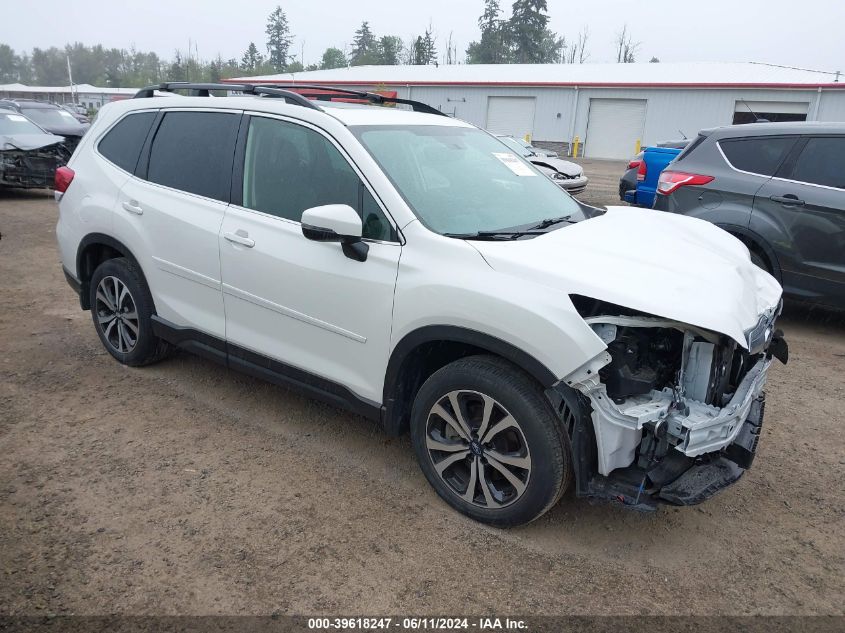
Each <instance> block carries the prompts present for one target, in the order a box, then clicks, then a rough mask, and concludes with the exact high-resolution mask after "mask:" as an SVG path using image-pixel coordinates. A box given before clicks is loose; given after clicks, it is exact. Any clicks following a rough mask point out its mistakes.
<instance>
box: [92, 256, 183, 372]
mask: <svg viewBox="0 0 845 633" xmlns="http://www.w3.org/2000/svg"><path fill="white" fill-rule="evenodd" d="M89 293H90V302H91V303H90V305H91V317H92V319H93V321H94V329H95V330H96V331H97V336H99V337H100V342H101V343H102V344H103V347H105V348H106V350H107V351H108V352H109V354H111V355H112V356H113V357H114V358H115V359H116V360H117V361H118V362H120V363H123V364H124V365H130V366H132V367H140V366H141V365H149V364H150V363H155V362H157V361H159V360H161V359H162V358H164V357H166V356H167V355H168V354H169V353H170V351H171V347H170V345H168V344H167V343H166V342H165V341H163V340H161V339H160V338H158V337H157V336H156V335H155V334H154V333H153V325H152V320H151V318H150V317H152V315H153V314H155V308H154V306H153V299H152V296H151V295H150V290H149V288H148V287H147V283H146V281H144V276H143V274H142V273H141V271H139V270H138V269H137V268H136V267H135V266H134V265H133V264H132V263H131V262H130V261H129V260H128V259H126V258H124V257H119V258H116V259H109V260H106V261H104V262H103V263H102V264H100V265H99V266H98V267H97V269H96V270H95V271H94V274H93V276H92V277H91V283H90V285H89Z"/></svg>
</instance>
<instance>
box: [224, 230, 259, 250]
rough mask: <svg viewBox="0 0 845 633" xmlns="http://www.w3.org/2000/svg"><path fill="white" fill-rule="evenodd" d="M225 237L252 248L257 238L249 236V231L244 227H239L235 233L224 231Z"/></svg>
mask: <svg viewBox="0 0 845 633" xmlns="http://www.w3.org/2000/svg"><path fill="white" fill-rule="evenodd" d="M223 237H225V238H226V239H227V240H228V241H230V242H233V243H235V244H240V245H241V246H246V247H247V248H252V247H253V246H255V240H253V239H251V238H250V237H249V233H247V232H246V231H244V230H242V229H239V230H238V231H237V232H235V233H224V234H223Z"/></svg>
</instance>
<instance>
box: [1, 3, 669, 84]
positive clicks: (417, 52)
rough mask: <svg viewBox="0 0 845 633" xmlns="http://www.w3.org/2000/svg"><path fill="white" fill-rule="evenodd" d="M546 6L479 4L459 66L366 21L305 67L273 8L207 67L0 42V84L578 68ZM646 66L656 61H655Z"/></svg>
mask: <svg viewBox="0 0 845 633" xmlns="http://www.w3.org/2000/svg"><path fill="white" fill-rule="evenodd" d="M549 19H550V18H549V14H548V5H547V0H515V2H513V4H512V5H511V12H510V15H509V16H506V15H505V14H504V11H503V9H502V7H501V3H500V1H499V0H484V7H483V12H482V14H481V16H480V17H479V18H478V26H479V29H480V31H481V35H480V37H479V39H478V40H476V41H473V42H471V43H470V44H469V46H468V47H467V49H466V51H465V56H464V57H463V59H460V58H459V55H458V48H457V45H456V44H454V43H453V41H452V34H451V33H450V34H449V36H448V37H447V38H445V41H444V42H443V45H442V49H443V50H441V51H440V52H438V44H437V39H438V38H437V36H436V35H435V31H434V27H433V26H432V24H431V23H429V25H428V26H427V27H426V28H425V29H423V31H422V32H421V33H419V35H415V36H413V37H410V38H407V39H403V38H402V37H400V36H398V35H377V34H376V33H375V32H374V31H373V30H372V28H371V27H370V23H369V22H368V21H363V22H362V23H361V25H360V26H359V27H358V29H356V30H355V32H354V34H353V36H352V41H351V43H350V44H349V45H346V46H342V47H335V46H332V47H329V48H327V49H326V50H325V51H324V52H323V54H322V57H321V58H320V61H319V63H313V64H308V65H304V64H303V61H304V60H302V59H301V54H300V55H297V53H296V51H295V50H294V49H293V43H294V39H295V37H294V35H293V33H292V32H291V25H290V23H289V22H288V18H287V14H286V13H285V12H284V10H283V9H282V8H281V6H277V7H276V8H275V9H274V10H273V11H272V12H271V13H270V15H269V16H268V18H267V23H266V28H265V35H266V41H265V42H264V47H263V48H260V47H259V46H258V45H256V43H255V42H249V44H248V45H247V47H246V49H245V51H244V53H243V55H242V56H241V57H240V59H238V58H230V59H223V58H222V57H221V56H220V55H219V54H218V55H217V56H216V57H215V58H214V59H211V60H204V59H201V58H200V57H199V54H198V51H197V50H196V46H195V44H193V43H191V41H190V40H189V43H188V48H187V49H186V50H183V49H176V50H175V51H174V54H173V57H172V58H171V59H169V60H167V59H162V58H161V57H159V56H158V55H157V54H156V53H154V52H144V51H139V50H136V49H135V47H134V46H132V47H130V48H129V49H122V48H105V47H103V46H102V45H100V44H96V45H94V46H87V45H85V44H82V43H80V42H76V43H74V44H67V45H66V46H65V47H64V48H57V47H51V48H46V49H42V48H33V49H32V51H31V52H25V51H24V52H21V53H16V52H15V51H14V50H13V49H12V48H11V47H10V46H8V45H7V44H2V43H0V83H15V82H20V83H24V84H30V85H45V86H46V85H63V84H67V83H68V72H67V69H68V61H69V62H70V66H71V69H72V72H73V80H74V83H77V84H79V83H89V84H93V85H98V86H111V87H138V86H143V85H149V84H155V83H159V82H161V81H165V80H170V81H203V82H216V81H220V80H221V79H228V78H231V77H237V76H241V75H263V74H274V73H295V72H301V71H303V70H318V69H331V68H342V67H346V66H362V65H398V64H407V65H428V64H440V63H443V64H457V63H467V64H550V63H553V64H578V63H580V64H583V63H585V62H587V61H588V60H589V59H590V52H589V49H588V44H589V41H590V32H589V29H588V28H586V27H585V28H584V29H582V30H581V31H580V32H579V33H578V34H577V35H575V36H574V37H572V38H571V39H570V38H568V37H567V36H565V35H560V34H558V33H555V32H554V31H552V30H551V29H550V28H549ZM614 47H615V48H614V52H615V54H616V58H617V61H618V62H620V63H632V62H635V61H636V55H637V53H638V51H639V48H640V43H639V42H636V41H634V39H633V37H632V36H631V34H630V32H629V31H628V28H627V26H624V27H623V28H622V30H621V31H619V33H618V34H617V37H616V41H615V42H614ZM651 61H652V62H657V61H659V60H658V59H656V58H652V59H651Z"/></svg>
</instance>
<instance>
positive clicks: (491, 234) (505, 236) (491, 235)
mask: <svg viewBox="0 0 845 633" xmlns="http://www.w3.org/2000/svg"><path fill="white" fill-rule="evenodd" d="M443 235H445V236H446V237H456V238H458V239H462V240H515V239H517V238H520V237H523V236H525V235H543V231H535V230H526V231H477V232H476V233H444V234H443Z"/></svg>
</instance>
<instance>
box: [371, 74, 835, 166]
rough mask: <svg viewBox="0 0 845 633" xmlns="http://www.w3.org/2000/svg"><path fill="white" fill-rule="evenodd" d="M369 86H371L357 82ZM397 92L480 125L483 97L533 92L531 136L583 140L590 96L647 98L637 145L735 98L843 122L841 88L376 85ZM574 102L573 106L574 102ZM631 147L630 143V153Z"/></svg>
mask: <svg viewBox="0 0 845 633" xmlns="http://www.w3.org/2000/svg"><path fill="white" fill-rule="evenodd" d="M360 88H361V89H367V90H372V89H373V86H360ZM379 89H387V90H396V91H398V93H399V95H400V96H402V97H407V98H411V99H416V100H418V101H423V102H424V103H427V104H429V105H432V106H434V107H436V108H440V109H441V110H442V111H443V112H446V113H448V114H450V115H453V116H456V117H457V118H459V119H463V120H465V121H469V122H470V123H472V124H474V125H478V126H479V127H484V125H485V123H486V118H487V97H488V96H496V95H499V96H526V97H537V110H536V114H535V118H534V133H533V137H534V139H536V140H538V141H552V142H560V143H568V142H569V141H570V140H571V139H572V137H573V136H578V137H580V139H581V140H582V141H583V140H584V138H585V136H586V132H587V117H588V112H589V105H590V99H591V98H600V99H614V98H616V99H647V100H648V108H647V113H646V122H645V128H644V130H643V138H642V143H643V145H648V144H653V143H657V142H659V141H666V140H671V139H678V138H681V137H682V133H683V135H686V136H687V137H689V138H692V137H694V136H695V135H696V134H697V133H698V131H699V130H701V129H704V128H709V127H716V126H720V125H730V124H731V123H732V122H733V115H734V109H735V108H736V102H737V100H739V99H745V100H747V101H797V102H804V103H809V104H810V106H809V113H808V115H807V119H808V120H819V121H845V89H843V90H824V91H822V92H821V93H820V92H818V90H789V89H783V90H760V89H738V88H729V89H727V88H723V89H716V88H579V89H576V88H545V87H543V88H529V87H525V88H499V87H494V86H443V87H439V86H432V87H429V86H400V85H387V86H384V85H380V86H379ZM576 104H577V107H576ZM633 150H634V148H633V147H632V148H631V151H632V153H633Z"/></svg>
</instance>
